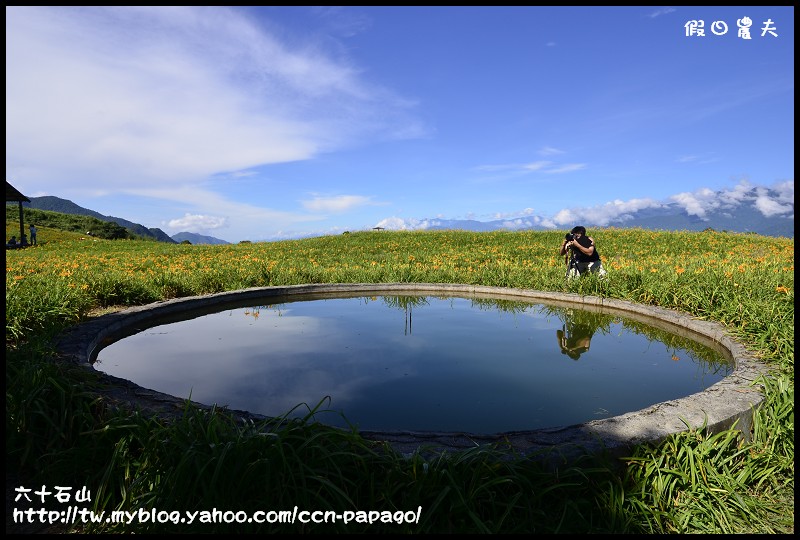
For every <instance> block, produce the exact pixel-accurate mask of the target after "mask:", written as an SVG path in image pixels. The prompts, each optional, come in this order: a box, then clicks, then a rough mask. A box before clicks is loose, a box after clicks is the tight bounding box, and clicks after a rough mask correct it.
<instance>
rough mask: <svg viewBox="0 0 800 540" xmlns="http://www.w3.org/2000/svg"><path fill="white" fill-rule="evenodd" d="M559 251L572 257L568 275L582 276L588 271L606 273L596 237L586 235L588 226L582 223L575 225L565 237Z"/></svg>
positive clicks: (600, 274)
mask: <svg viewBox="0 0 800 540" xmlns="http://www.w3.org/2000/svg"><path fill="white" fill-rule="evenodd" d="M559 253H561V255H563V256H569V257H570V258H569V261H570V264H569V267H568V268H567V277H575V276H582V275H584V274H586V273H588V272H592V273H595V274H598V275H599V276H601V277H602V276H604V275H606V270H605V268H603V263H602V261H601V260H600V253H599V252H598V251H597V247H596V246H595V243H594V238H592V237H591V236H586V228H585V227H583V226H581V225H577V226H575V227H573V228H572V230H571V231H570V232H569V234H567V235H566V236H565V237H564V241H563V242H562V243H561V249H560V251H559Z"/></svg>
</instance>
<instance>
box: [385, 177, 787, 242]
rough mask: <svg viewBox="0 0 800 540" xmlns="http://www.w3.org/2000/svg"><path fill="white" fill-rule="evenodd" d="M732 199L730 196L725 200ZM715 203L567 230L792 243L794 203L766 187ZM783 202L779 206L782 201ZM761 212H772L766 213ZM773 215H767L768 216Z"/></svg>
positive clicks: (487, 226) (457, 225)
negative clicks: (705, 234)
mask: <svg viewBox="0 0 800 540" xmlns="http://www.w3.org/2000/svg"><path fill="white" fill-rule="evenodd" d="M726 195H728V196H726ZM711 199H712V200H714V204H707V205H706V208H705V209H704V212H703V216H702V217H700V216H698V215H694V214H689V213H688V212H687V211H686V208H685V205H683V204H681V203H680V202H674V201H672V202H660V203H653V204H648V205H643V207H642V208H640V209H638V210H633V211H629V212H625V213H622V214H619V215H617V216H616V217H615V218H611V219H602V220H601V219H598V218H592V217H591V211H587V212H585V213H584V215H579V216H578V217H576V218H575V221H576V222H575V223H572V224H570V225H568V226H567V225H565V226H564V228H565V230H568V229H570V228H572V226H573V225H583V226H585V227H587V228H591V227H618V228H642V229H651V230H666V231H704V230H706V229H713V230H715V231H728V232H737V233H755V234H760V235H763V236H783V237H787V238H794V201H793V200H791V201H786V200H785V198H784V199H781V196H780V194H779V193H778V192H777V191H775V190H772V189H767V188H763V187H758V188H752V189H750V190H749V191H745V192H740V193H737V196H736V197H735V198H731V197H730V196H729V194H725V193H723V192H718V193H716V194H715V196H714V197H711ZM778 201H780V202H778ZM759 207H761V208H765V209H769V210H771V212H770V211H764V212H762V211H761V210H760V209H759ZM767 214H769V215H767ZM378 226H380V227H384V228H386V229H397V228H412V229H426V230H442V229H445V230H446V229H461V230H468V231H477V232H480V231H500V230H551V229H552V228H553V227H552V220H546V219H544V218H541V217H537V216H524V217H519V218H514V219H498V220H494V221H475V220H453V219H438V218H436V219H433V218H432V219H427V220H421V221H419V222H415V223H414V224H413V225H411V226H410V227H409V226H408V224H406V223H404V224H402V225H401V226H395V224H394V223H393V222H392V220H384V221H382V222H380V223H378Z"/></svg>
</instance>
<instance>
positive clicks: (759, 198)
mask: <svg viewBox="0 0 800 540" xmlns="http://www.w3.org/2000/svg"><path fill="white" fill-rule="evenodd" d="M715 197H716V199H717V200H716V201H715V204H711V205H707V208H705V212H704V215H703V217H700V216H698V215H694V214H689V213H688V212H687V211H686V208H685V206H684V205H682V204H681V203H679V202H662V203H654V204H647V205H644V207H642V208H640V209H636V210H631V211H629V212H626V213H624V214H619V215H617V216H616V217H615V218H612V219H607V220H603V221H602V222H600V221H598V220H597V219H591V218H590V217H578V218H576V223H574V224H572V225H578V224H580V225H584V226H585V227H587V228H591V227H618V228H637V227H638V228H643V229H652V230H667V231H703V230H706V229H713V230H715V231H728V232H738V233H755V234H760V235H763V236H783V237H787V238H794V201H793V200H792V201H786V200H785V196H784V199H781V198H780V194H779V193H778V192H777V191H774V190H771V189H767V188H763V187H758V188H752V189H751V190H749V191H745V192H739V193H737V196H736V197H735V198H731V197H729V196H728V197H726V194H725V193H722V192H718V193H716V194H715ZM30 199H31V202H30V203H23V206H29V207H31V208H34V209H38V210H49V211H51V212H61V213H63V214H77V215H83V216H91V217H94V218H97V219H100V220H102V221H110V222H114V223H117V224H118V225H120V226H122V227H125V228H126V229H128V230H129V231H131V232H132V233H134V234H137V235H139V236H143V237H149V238H154V239H156V240H159V241H161V242H170V243H181V242H184V241H187V240H188V241H189V242H191V243H192V244H229V243H230V242H226V241H225V240H220V239H219V238H214V237H213V236H204V235H201V234H196V233H190V232H179V233H177V234H174V235H172V236H169V235H168V234H167V233H165V232H164V231H162V230H161V229H157V228H150V229H148V228H147V227H145V226H143V225H140V224H138V223H133V222H131V221H128V220H125V219H122V218H118V217H113V216H104V215H102V214H100V213H98V212H95V211H94V210H89V209H87V208H83V207H81V206H78V205H77V204H75V203H73V202H72V201H69V200H66V199H61V198H59V197H53V196H47V197H31V198H30ZM765 201H766V202H765ZM776 201H780V202H779V203H778V202H776ZM759 208H770V209H771V210H772V212H762V211H761V210H759ZM578 222H579V223H578ZM547 223H549V224H547ZM572 225H569V226H565V227H564V228H565V230H566V229H569V228H571V227H572ZM377 226H378V227H383V228H386V229H388V230H392V229H407V228H411V229H427V230H448V229H450V230H465V231H476V232H481V231H499V230H517V231H523V230H550V229H552V228H553V227H552V223H551V222H549V221H548V220H545V219H543V218H541V217H536V216H525V217H520V218H515V219H498V220H494V221H475V220H455V219H438V218H437V219H428V220H421V221H418V222H415V223H414V224H413V225H412V226H411V227H409V226H408V224H406V223H404V224H402V225H397V224H395V223H393V222H392V220H391V219H387V220H384V221H382V222H380V223H378V224H377Z"/></svg>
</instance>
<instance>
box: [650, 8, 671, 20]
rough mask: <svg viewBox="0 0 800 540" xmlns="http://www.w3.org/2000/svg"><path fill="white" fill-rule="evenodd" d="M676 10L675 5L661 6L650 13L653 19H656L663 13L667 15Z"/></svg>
mask: <svg viewBox="0 0 800 540" xmlns="http://www.w3.org/2000/svg"><path fill="white" fill-rule="evenodd" d="M673 12H675V8H673V7H663V8H659V9H657V10H655V11H653V12H651V13H650V15H648V17H650V18H651V19H655V18H656V17H660V16H661V15H667V14H668V13H673Z"/></svg>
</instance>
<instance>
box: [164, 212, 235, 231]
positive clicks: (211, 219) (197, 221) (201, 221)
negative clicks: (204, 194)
mask: <svg viewBox="0 0 800 540" xmlns="http://www.w3.org/2000/svg"><path fill="white" fill-rule="evenodd" d="M227 224H228V219H227V218H224V217H217V216H204V215H198V214H195V215H192V214H188V213H187V214H185V215H184V216H183V217H182V218H178V219H173V220H170V221H169V223H168V224H167V225H168V227H170V228H171V229H174V230H176V231H179V232H180V231H185V232H203V231H212V230H214V229H219V228H221V227H225V226H226V225H227Z"/></svg>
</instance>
